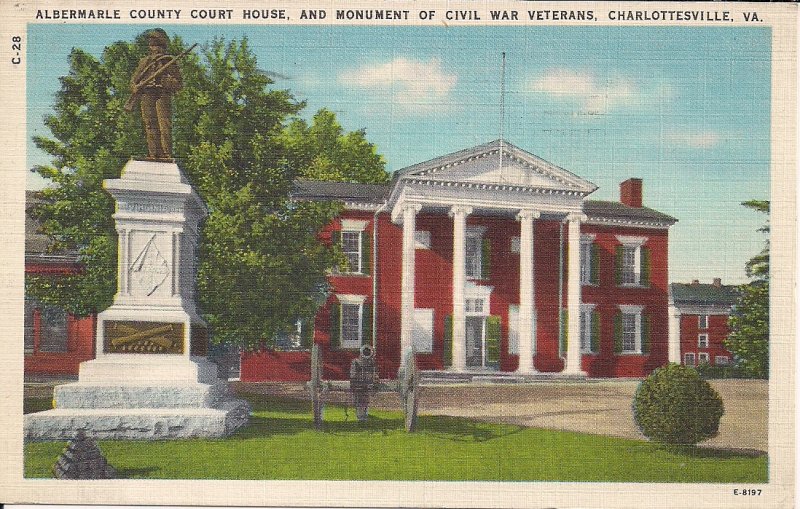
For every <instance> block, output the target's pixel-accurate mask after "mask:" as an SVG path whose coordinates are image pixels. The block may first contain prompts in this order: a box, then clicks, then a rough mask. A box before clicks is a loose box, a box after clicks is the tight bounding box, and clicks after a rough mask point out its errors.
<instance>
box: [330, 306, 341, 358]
mask: <svg viewBox="0 0 800 509" xmlns="http://www.w3.org/2000/svg"><path fill="white" fill-rule="evenodd" d="M341 320H342V306H341V304H339V303H338V302H333V303H331V340H330V342H331V350H336V349H338V348H339V345H341V344H342V340H341V336H342V329H341V327H340V326H339V324H340V323H341Z"/></svg>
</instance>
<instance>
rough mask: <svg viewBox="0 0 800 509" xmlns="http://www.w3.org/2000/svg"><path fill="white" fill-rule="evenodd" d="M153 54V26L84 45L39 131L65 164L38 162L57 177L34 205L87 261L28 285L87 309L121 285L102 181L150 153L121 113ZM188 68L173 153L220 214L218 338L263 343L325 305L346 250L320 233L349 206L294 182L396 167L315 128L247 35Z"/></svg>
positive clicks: (39, 294) (213, 280) (369, 177)
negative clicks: (122, 38)
mask: <svg viewBox="0 0 800 509" xmlns="http://www.w3.org/2000/svg"><path fill="white" fill-rule="evenodd" d="M183 49H184V44H183V42H182V41H181V40H180V39H178V38H176V39H174V40H173V41H172V43H171V47H170V52H171V53H172V54H177V53H179V52H181V51H183ZM146 51H147V45H146V40H145V38H144V36H143V35H142V36H139V37H138V38H137V39H136V41H135V42H133V43H128V42H117V43H115V44H113V45H111V46H109V47H107V48H106V49H105V50H104V52H103V54H102V56H101V58H99V59H97V58H95V57H93V56H92V55H89V54H88V53H86V52H84V51H82V50H80V49H74V50H73V51H72V53H71V54H70V71H69V74H68V75H67V76H65V77H63V78H62V79H61V89H60V91H59V92H58V95H57V97H56V103H55V105H54V113H53V114H52V115H49V116H48V117H47V118H46V119H45V123H46V125H47V126H48V127H49V128H50V130H51V132H52V134H53V137H52V138H45V137H37V138H36V139H35V142H36V144H37V146H39V147H40V148H42V149H43V150H45V151H46V152H48V153H49V154H50V155H52V156H53V160H52V164H51V165H49V166H41V167H37V168H34V171H36V172H38V173H39V174H40V175H42V176H43V177H45V178H46V179H48V180H50V181H51V182H52V183H53V185H52V186H50V187H48V188H46V189H44V190H43V191H41V192H40V198H41V199H42V203H41V204H39V205H37V206H36V207H35V208H34V209H33V211H32V214H33V215H34V216H35V217H37V218H38V219H39V220H40V222H41V223H42V231H43V233H46V234H48V235H49V236H50V237H51V238H52V239H53V240H54V244H53V249H54V250H63V249H72V250H76V251H77V252H78V254H79V260H80V261H81V263H82V264H83V266H84V270H83V272H82V273H81V274H78V275H74V276H66V277H59V278H50V277H46V276H32V277H30V278H29V279H28V281H27V290H26V291H28V292H29V294H30V295H31V296H33V297H35V298H37V299H39V300H42V301H44V302H48V303H52V304H58V305H61V306H63V307H64V308H66V309H67V310H68V311H70V312H72V313H74V314H78V315H85V314H89V313H95V312H97V311H100V310H102V309H105V308H106V307H108V306H109V305H110V304H111V302H112V298H113V294H114V292H115V291H116V280H117V276H116V273H117V269H116V267H117V262H116V259H117V253H116V250H117V240H116V232H115V229H114V222H113V219H112V217H111V216H112V213H113V210H114V204H113V200H112V199H111V197H110V196H109V195H108V194H107V193H106V192H105V191H104V190H103V189H102V181H103V180H104V179H108V178H118V177H119V175H120V170H121V169H122V167H123V166H124V164H125V162H126V161H127V160H128V159H129V158H130V157H131V156H132V155H143V154H146V147H145V141H144V134H143V130H142V127H141V121H140V119H139V115H136V114H134V115H131V114H126V113H125V112H124V111H123V109H122V107H123V104H124V102H125V100H126V99H127V97H128V96H129V94H130V89H129V83H128V80H129V78H130V75H131V73H132V71H133V69H134V68H135V67H136V64H137V62H138V61H139V59H140V58H141V57H142V55H144V54H145V53H146ZM180 66H181V74H182V75H183V82H184V87H183V89H182V90H181V91H180V92H178V94H176V96H175V98H174V104H175V106H174V108H175V119H174V122H173V138H174V150H173V153H174V155H175V157H176V159H177V160H178V162H179V165H180V166H181V169H182V170H183V171H184V172H185V173H186V175H187V177H188V178H189V180H190V181H191V182H192V183H193V185H194V186H195V188H196V189H197V192H198V194H199V195H200V196H201V197H202V198H203V200H204V201H205V202H206V204H207V205H208V208H209V211H210V215H209V217H208V218H207V220H206V223H205V225H204V228H203V232H202V238H201V241H200V250H199V251H200V252H199V268H198V294H199V304H200V307H201V309H202V311H203V313H204V318H206V320H207V321H208V322H209V324H210V326H211V327H212V337H213V340H214V341H215V342H221V341H227V342H234V343H237V344H241V345H244V346H246V347H257V346H259V345H260V344H261V343H262V342H263V341H269V339H270V338H272V337H273V336H274V335H275V333H276V332H278V331H281V330H286V329H290V328H291V327H292V326H293V324H294V323H295V322H296V320H298V319H299V318H303V317H309V316H312V315H313V314H314V312H315V311H316V309H317V307H318V305H319V302H320V301H321V299H323V298H324V296H325V292H326V291H327V286H326V277H325V271H326V269H328V268H329V267H331V266H333V264H334V263H335V261H336V260H337V254H336V252H335V250H334V249H331V248H330V247H327V246H325V245H323V244H322V243H320V242H319V240H318V233H319V231H320V229H321V228H322V227H323V226H325V225H326V224H327V223H328V222H329V221H330V220H331V219H332V217H333V216H334V215H335V214H336V213H337V212H338V211H339V208H338V205H337V204H323V203H296V202H293V201H292V200H291V199H290V192H291V189H292V183H293V181H294V180H295V179H297V178H321V177H324V178H326V179H331V180H349V181H356V182H357V181H365V182H383V181H386V180H387V179H388V176H387V174H386V172H385V170H384V162H383V158H382V157H381V156H379V155H378V154H377V152H376V149H375V147H374V145H372V144H370V143H368V142H367V141H366V137H365V134H364V132H363V131H356V132H353V133H344V132H343V130H342V128H341V126H340V125H339V124H338V123H337V122H336V119H335V116H334V115H333V114H332V113H330V112H328V111H326V110H322V111H320V112H319V113H318V114H317V115H316V116H315V117H314V119H313V121H312V122H311V124H310V125H308V124H307V123H306V122H304V121H302V120H299V119H298V118H297V114H298V113H299V112H300V111H301V110H302V108H303V107H304V106H305V104H304V103H303V102H301V101H298V100H296V99H295V98H294V97H293V96H292V95H291V94H290V92H289V91H287V90H275V89H272V88H270V86H271V85H272V84H273V82H272V81H271V80H270V79H269V77H268V76H267V74H266V73H265V72H263V71H261V70H259V68H258V66H257V61H256V58H255V56H254V55H253V54H252V52H251V51H250V49H249V47H248V42H247V40H246V39H245V40H242V41H240V42H237V41H231V42H225V41H222V40H214V41H212V42H211V43H209V44H207V45H206V46H205V48H204V49H203V50H202V51H201V52H199V54H191V55H190V56H189V57H188V58H186V59H183V60H182V61H181V63H180ZM322 161H328V162H329V163H326V164H323V163H322ZM321 167H327V168H329V169H328V170H326V171H325V172H322V171H319V170H318V168H321ZM334 168H335V170H334Z"/></svg>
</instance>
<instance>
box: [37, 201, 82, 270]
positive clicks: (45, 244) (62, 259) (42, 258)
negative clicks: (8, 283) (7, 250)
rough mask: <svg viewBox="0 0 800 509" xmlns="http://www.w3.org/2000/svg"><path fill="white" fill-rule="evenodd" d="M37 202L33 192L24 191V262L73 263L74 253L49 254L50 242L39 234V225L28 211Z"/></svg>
mask: <svg viewBox="0 0 800 509" xmlns="http://www.w3.org/2000/svg"><path fill="white" fill-rule="evenodd" d="M37 202H39V199H38V198H37V197H36V192H35V191H25V261H27V262H38V263H75V262H77V261H78V254H77V253H76V252H74V251H65V252H58V253H53V252H50V246H51V244H52V240H51V239H50V237H48V236H47V235H44V234H43V233H39V229H40V228H41V224H40V223H39V222H38V221H37V220H36V219H34V218H33V217H31V215H30V214H29V213H28V210H29V209H30V208H31V207H32V206H33V205H35V204H36V203H37Z"/></svg>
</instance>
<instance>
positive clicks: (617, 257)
mask: <svg viewBox="0 0 800 509" xmlns="http://www.w3.org/2000/svg"><path fill="white" fill-rule="evenodd" d="M614 278H615V281H616V282H617V286H619V285H621V284H622V246H617V248H616V249H615V250H614Z"/></svg>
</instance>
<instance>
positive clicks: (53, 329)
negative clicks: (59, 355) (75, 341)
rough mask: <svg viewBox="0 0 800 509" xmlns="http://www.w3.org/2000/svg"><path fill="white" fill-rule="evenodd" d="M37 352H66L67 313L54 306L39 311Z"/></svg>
mask: <svg viewBox="0 0 800 509" xmlns="http://www.w3.org/2000/svg"><path fill="white" fill-rule="evenodd" d="M39 351H41V352H66V351H67V312H66V311H64V310H63V309H61V308H59V307H56V306H44V307H42V309H41V329H40V337H39Z"/></svg>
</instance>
